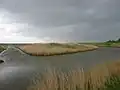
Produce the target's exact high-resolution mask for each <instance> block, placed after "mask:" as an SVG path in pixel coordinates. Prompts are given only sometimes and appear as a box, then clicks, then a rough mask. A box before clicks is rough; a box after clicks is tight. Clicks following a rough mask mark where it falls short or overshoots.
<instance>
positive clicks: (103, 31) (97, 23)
mask: <svg viewBox="0 0 120 90" xmlns="http://www.w3.org/2000/svg"><path fill="white" fill-rule="evenodd" d="M119 9H120V0H0V36H1V38H0V43H21V42H22V43H24V42H25V43H27V42H52V41H56V42H66V41H70V42H74V41H78V42H87V41H89V42H90V41H91V42H94V41H97V42H99V41H106V40H110V39H117V38H120V10H119Z"/></svg>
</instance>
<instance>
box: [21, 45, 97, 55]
mask: <svg viewBox="0 0 120 90" xmlns="http://www.w3.org/2000/svg"><path fill="white" fill-rule="evenodd" d="M19 48H20V49H21V50H23V51H24V52H26V53H28V54H30V55H35V56H50V55H61V54H70V53H76V52H84V51H90V50H95V49H97V48H98V47H97V46H94V45H77V44H58V43H48V44H31V45H22V46H19Z"/></svg>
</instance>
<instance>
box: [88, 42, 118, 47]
mask: <svg viewBox="0 0 120 90" xmlns="http://www.w3.org/2000/svg"><path fill="white" fill-rule="evenodd" d="M86 44H88V45H95V46H98V47H118V48H119V47H120V43H116V42H101V43H86Z"/></svg>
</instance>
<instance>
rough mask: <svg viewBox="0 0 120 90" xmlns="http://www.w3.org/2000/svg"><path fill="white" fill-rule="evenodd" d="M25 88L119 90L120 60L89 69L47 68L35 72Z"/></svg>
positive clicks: (30, 89) (31, 89)
mask: <svg viewBox="0 0 120 90" xmlns="http://www.w3.org/2000/svg"><path fill="white" fill-rule="evenodd" d="M27 90H120V61H117V62H112V63H106V64H102V65H98V66H96V67H94V68H92V69H90V70H89V71H86V72H85V71H84V69H83V68H76V69H71V70H68V72H64V71H62V70H60V69H55V68H48V69H46V70H45V71H44V72H43V73H42V74H36V76H34V78H32V82H31V84H30V86H29V87H28V88H27Z"/></svg>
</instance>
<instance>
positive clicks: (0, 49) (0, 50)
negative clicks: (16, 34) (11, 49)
mask: <svg viewBox="0 0 120 90" xmlns="http://www.w3.org/2000/svg"><path fill="white" fill-rule="evenodd" d="M4 50H5V47H3V46H1V45H0V53H1V52H2V51H4Z"/></svg>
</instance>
